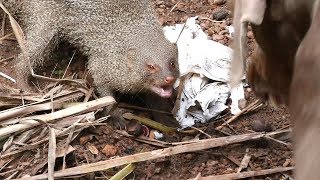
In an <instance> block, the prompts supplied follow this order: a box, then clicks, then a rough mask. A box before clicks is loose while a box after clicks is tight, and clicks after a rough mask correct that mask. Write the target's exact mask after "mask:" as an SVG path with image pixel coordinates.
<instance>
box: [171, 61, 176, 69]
mask: <svg viewBox="0 0 320 180" xmlns="http://www.w3.org/2000/svg"><path fill="white" fill-rule="evenodd" d="M170 67H171V68H173V69H174V68H176V64H175V63H174V62H173V61H171V62H170Z"/></svg>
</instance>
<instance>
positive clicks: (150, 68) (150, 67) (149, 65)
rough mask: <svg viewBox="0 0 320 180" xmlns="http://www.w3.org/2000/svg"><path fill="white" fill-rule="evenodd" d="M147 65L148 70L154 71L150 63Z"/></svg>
mask: <svg viewBox="0 0 320 180" xmlns="http://www.w3.org/2000/svg"><path fill="white" fill-rule="evenodd" d="M147 67H148V70H149V71H155V70H156V68H155V67H154V65H152V64H148V65H147Z"/></svg>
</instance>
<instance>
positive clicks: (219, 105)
mask: <svg viewBox="0 0 320 180" xmlns="http://www.w3.org/2000/svg"><path fill="white" fill-rule="evenodd" d="M196 19H197V17H191V18H189V19H188V20H187V22H186V24H185V25H184V24H176V25H175V26H166V27H164V34H165V35H166V37H167V39H168V40H169V41H171V42H173V43H175V42H177V45H178V49H179V68H180V73H181V76H182V75H184V74H187V73H189V72H192V73H193V75H192V76H191V77H190V78H189V79H187V80H186V81H185V84H184V90H183V93H182V96H181V99H180V109H179V111H178V112H177V114H176V120H177V121H178V122H179V123H180V125H181V127H182V128H185V127H189V126H193V125H194V124H195V122H202V123H204V122H207V121H208V120H210V119H212V118H214V117H217V116H218V115H219V114H220V113H221V112H222V111H223V110H225V109H226V108H228V106H227V105H225V104H226V101H227V99H228V97H230V98H231V99H232V104H231V107H230V109H231V113H232V114H236V113H238V112H239V111H240V109H239V107H238V101H239V100H240V99H244V90H243V85H242V84H241V85H240V86H239V87H237V88H234V89H233V90H232V91H231V90H230V88H229V86H228V84H227V82H228V80H229V76H230V73H229V69H230V64H231V56H232V53H233V51H232V49H230V48H229V47H227V46H224V45H222V44H220V43H218V42H215V41H212V40H208V39H207V35H206V34H205V33H204V32H203V31H202V29H201V27H200V26H199V25H197V24H196V23H195V21H196ZM182 29H183V31H182V33H181V30H182ZM229 29H232V28H229ZM180 33H181V35H180V37H179V34H180ZM231 33H232V32H231V31H230V34H231ZM178 37H179V39H178V41H177V38H178Z"/></svg>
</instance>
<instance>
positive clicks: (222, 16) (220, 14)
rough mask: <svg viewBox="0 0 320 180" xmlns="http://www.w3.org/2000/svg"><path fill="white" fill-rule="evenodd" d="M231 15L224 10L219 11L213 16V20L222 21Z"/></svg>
mask: <svg viewBox="0 0 320 180" xmlns="http://www.w3.org/2000/svg"><path fill="white" fill-rule="evenodd" d="M228 15H229V12H228V11H227V10H224V9H219V10H217V11H215V12H213V14H212V19H214V20H217V21H221V20H222V19H225V18H226V17H227V16H228Z"/></svg>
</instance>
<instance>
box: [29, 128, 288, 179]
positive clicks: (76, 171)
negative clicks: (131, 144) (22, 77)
mask: <svg viewBox="0 0 320 180" xmlns="http://www.w3.org/2000/svg"><path fill="white" fill-rule="evenodd" d="M278 133H283V131H280V132H272V133H251V134H243V135H235V136H228V137H221V138H214V139H205V140H199V141H196V142H194V143H190V144H185V145H179V146H175V147H169V148H164V149H159V150H154V151H149V152H143V153H138V154H134V155H129V156H124V157H118V158H114V159H110V160H106V161H100V162H96V163H91V164H86V165H82V166H77V167H73V168H68V169H65V170H60V171H57V172H55V173H54V177H55V178H57V177H67V176H74V175H80V174H85V173H90V172H95V171H104V170H106V169H109V168H113V167H117V166H121V165H125V164H128V163H136V162H142V161H148V160H153V159H158V158H163V157H167V156H172V155H176V154H181V153H186V152H194V151H199V150H204V149H210V148H214V147H221V146H226V145H230V144H234V143H240V142H244V141H249V140H255V139H259V138H262V137H265V136H270V135H274V134H278ZM288 170H291V169H288ZM46 178H48V174H41V175H36V176H32V177H28V178H24V179H26V180H34V179H46Z"/></svg>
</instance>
